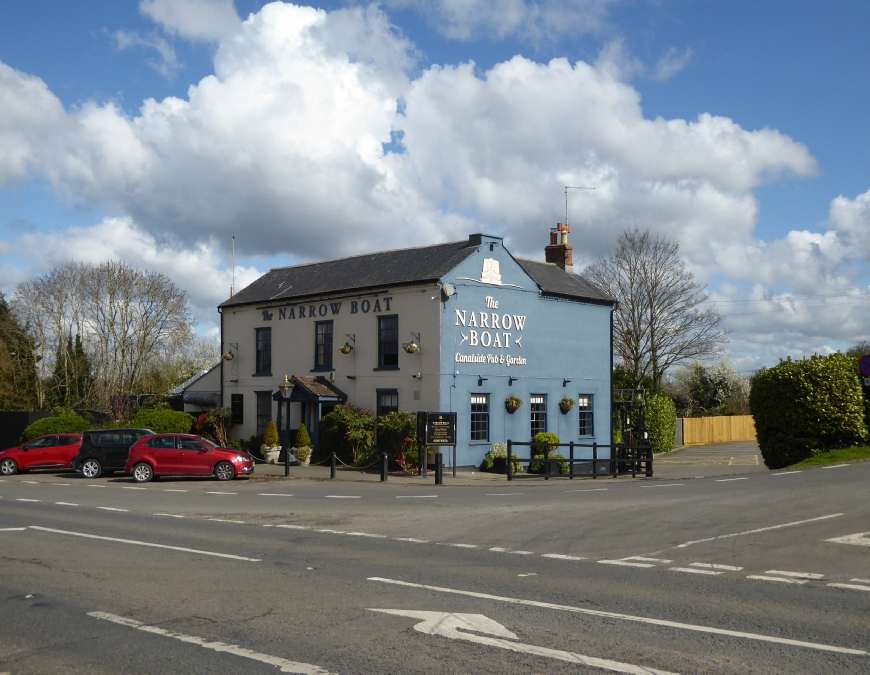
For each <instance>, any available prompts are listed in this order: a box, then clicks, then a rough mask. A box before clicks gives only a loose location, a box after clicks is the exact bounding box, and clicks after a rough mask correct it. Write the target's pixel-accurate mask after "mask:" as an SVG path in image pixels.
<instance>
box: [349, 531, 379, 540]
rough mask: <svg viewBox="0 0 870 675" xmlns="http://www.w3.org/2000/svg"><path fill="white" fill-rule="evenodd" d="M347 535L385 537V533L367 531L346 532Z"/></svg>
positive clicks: (373, 537)
mask: <svg viewBox="0 0 870 675" xmlns="http://www.w3.org/2000/svg"><path fill="white" fill-rule="evenodd" d="M347 536H349V537H371V538H372V539H386V538H387V535H385V534H369V533H368V532H348V533H347Z"/></svg>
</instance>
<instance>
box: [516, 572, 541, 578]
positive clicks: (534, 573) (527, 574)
mask: <svg viewBox="0 0 870 675" xmlns="http://www.w3.org/2000/svg"><path fill="white" fill-rule="evenodd" d="M517 576H518V577H536V576H538V573H537V572H528V573H526V574H517Z"/></svg>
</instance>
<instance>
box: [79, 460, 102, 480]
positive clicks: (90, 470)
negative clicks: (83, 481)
mask: <svg viewBox="0 0 870 675" xmlns="http://www.w3.org/2000/svg"><path fill="white" fill-rule="evenodd" d="M101 473H103V467H102V466H100V463H99V462H98V461H97V460H95V459H86V460H85V461H84V462H82V476H84V477H85V478H99V477H100V474H101Z"/></svg>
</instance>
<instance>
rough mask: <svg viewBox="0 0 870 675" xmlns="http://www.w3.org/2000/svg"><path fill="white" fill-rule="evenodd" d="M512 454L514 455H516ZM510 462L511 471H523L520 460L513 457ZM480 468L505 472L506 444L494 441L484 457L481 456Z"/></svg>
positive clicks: (491, 471) (492, 471) (494, 471)
mask: <svg viewBox="0 0 870 675" xmlns="http://www.w3.org/2000/svg"><path fill="white" fill-rule="evenodd" d="M512 456H513V457H516V455H512ZM511 464H512V465H513V467H512V469H511V471H512V472H513V473H522V472H523V464H522V462H520V461H518V460H516V459H513V460H512V461H511ZM480 470H481V471H488V472H490V473H507V445H506V444H504V443H496V444H495V445H493V446H492V448H491V449H490V450H489V452H487V453H486V457H484V458H483V462H481V464H480Z"/></svg>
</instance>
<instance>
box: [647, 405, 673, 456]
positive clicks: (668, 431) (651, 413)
mask: <svg viewBox="0 0 870 675" xmlns="http://www.w3.org/2000/svg"><path fill="white" fill-rule="evenodd" d="M646 428H647V431H648V432H649V444H650V445H651V446H652V449H653V452H668V451H670V450H673V449H674V443H675V442H676V435H677V406H676V405H675V404H674V402H673V400H672V399H671V398H670V397H669V396H665V395H664V394H659V395H658V396H656V397H654V398H652V399H650V401H649V403H648V404H647V409H646Z"/></svg>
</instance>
